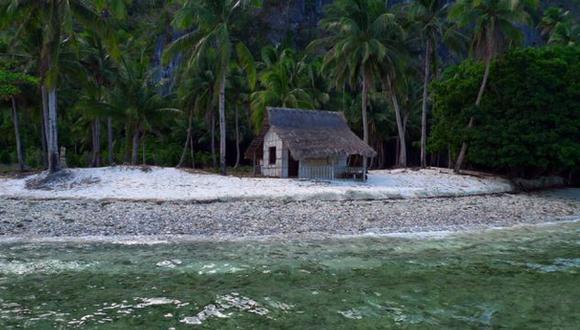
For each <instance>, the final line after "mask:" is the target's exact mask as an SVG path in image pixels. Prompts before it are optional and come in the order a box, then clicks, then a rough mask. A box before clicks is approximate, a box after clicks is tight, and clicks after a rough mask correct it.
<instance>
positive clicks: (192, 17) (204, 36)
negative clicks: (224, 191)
mask: <svg viewBox="0 0 580 330" xmlns="http://www.w3.org/2000/svg"><path fill="white" fill-rule="evenodd" d="M255 5H257V1H255V0H254V1H252V0H183V7H182V8H181V9H180V10H179V11H178V12H177V13H176V15H175V19H174V24H175V25H176V26H177V27H179V28H181V29H190V28H192V27H193V28H194V29H193V31H192V32H189V33H186V34H185V35H183V36H182V37H180V38H179V39H177V40H175V41H174V42H173V43H172V44H171V45H170V47H169V48H168V49H167V50H166V52H165V54H164V60H165V61H166V62H167V61H168V60H169V59H170V58H171V57H172V56H175V55H176V54H178V53H182V52H187V53H188V54H187V55H188V57H189V65H190V66H192V65H193V66H195V64H196V63H198V62H199V61H200V60H201V58H202V57H204V56H206V54H207V52H208V51H209V50H210V49H212V48H215V49H217V54H218V59H217V63H218V66H217V68H216V71H217V72H216V77H218V80H217V84H216V86H215V90H216V91H217V93H216V94H218V103H219V127H220V171H221V174H222V175H225V174H226V111H225V92H226V81H227V77H228V71H229V68H230V63H231V60H232V52H233V50H234V42H233V38H232V35H231V33H230V32H231V31H232V27H233V25H234V23H235V18H236V15H239V14H240V13H241V12H242V11H243V10H245V9H247V8H249V7H251V6H255ZM235 50H236V51H237V55H238V58H239V59H241V60H244V62H245V65H244V69H246V70H247V71H248V76H249V80H250V81H251V82H252V83H255V69H254V67H253V64H252V63H251V59H252V56H251V54H250V51H249V50H248V48H247V47H246V46H245V45H244V44H243V43H241V42H240V43H238V44H237V45H236V47H235Z"/></svg>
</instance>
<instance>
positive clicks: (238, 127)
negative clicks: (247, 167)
mask: <svg viewBox="0 0 580 330" xmlns="http://www.w3.org/2000/svg"><path fill="white" fill-rule="evenodd" d="M234 107H235V115H236V118H235V119H236V165H234V168H238V166H240V122H239V114H238V106H237V105H235V106H234Z"/></svg>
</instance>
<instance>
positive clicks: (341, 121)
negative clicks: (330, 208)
mask: <svg viewBox="0 0 580 330" xmlns="http://www.w3.org/2000/svg"><path fill="white" fill-rule="evenodd" d="M353 156H355V157H357V156H358V157H359V158H360V159H362V157H368V158H370V157H375V156H376V152H375V151H374V150H373V149H372V148H371V147H370V146H369V145H368V144H366V143H365V142H364V141H362V140H361V139H360V138H359V137H358V136H356V135H355V134H354V133H353V132H352V131H351V130H350V128H349V127H348V124H347V122H346V119H345V117H344V115H343V114H342V113H340V112H330V111H315V110H299V109H286V108H267V109H266V116H265V119H264V127H263V129H262V131H261V133H260V135H259V136H258V137H256V138H255V139H254V141H253V142H252V144H251V145H250V147H249V148H248V150H247V151H246V153H245V158H246V159H249V160H253V164H254V168H255V169H257V170H258V171H259V172H260V173H261V174H262V175H263V176H268V177H280V178H289V177H290V178H291V177H297V178H307V179H330V180H333V179H335V178H354V177H358V178H364V177H365V174H366V169H363V168H362V166H358V167H354V166H349V160H351V158H352V157H353ZM359 163H362V162H360V161H359Z"/></svg>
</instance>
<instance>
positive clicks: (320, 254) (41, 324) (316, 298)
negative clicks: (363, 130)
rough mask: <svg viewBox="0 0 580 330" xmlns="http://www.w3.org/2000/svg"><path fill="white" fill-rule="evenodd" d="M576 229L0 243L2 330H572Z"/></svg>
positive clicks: (578, 295)
mask: <svg viewBox="0 0 580 330" xmlns="http://www.w3.org/2000/svg"><path fill="white" fill-rule="evenodd" d="M579 303H580V223H578V222H576V223H566V224H559V225H549V226H540V227H528V228H518V229H508V230H493V231H489V232H485V233H479V234H475V233H474V234H461V235H451V236H442V237H438V238H429V239H426V238H394V237H382V238H379V237H365V238H353V239H335V240H322V241H291V242H284V243H281V242H244V243H239V242H238V243H223V242H220V243H217V242H216V243H179V244H177V243H175V244H157V245H139V244H132V245H128V244H111V243H107V244H104V243H98V244H97V243H91V244H82V243H74V244H73V243H58V244H57V243H50V244H49V243H43V244H41V243H29V244H22V243H19V244H0V328H1V329H12V328H31V329H54V328H57V329H59V328H60V329H68V328H86V329H127V328H138V329H170V328H176V329H181V328H183V329H188V328H204V329H273V328H297V329H389V328H394V329H399V328H403V329H430V328H431V329H440V328H455V329H486V328H527V329H530V328H531V329H533V328H536V329H548V328H554V329H578V328H580V304H579Z"/></svg>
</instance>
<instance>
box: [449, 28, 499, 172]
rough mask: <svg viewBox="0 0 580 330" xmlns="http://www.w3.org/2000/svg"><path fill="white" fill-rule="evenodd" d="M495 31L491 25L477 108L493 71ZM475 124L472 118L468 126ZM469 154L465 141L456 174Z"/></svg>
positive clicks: (456, 163)
mask: <svg viewBox="0 0 580 330" xmlns="http://www.w3.org/2000/svg"><path fill="white" fill-rule="evenodd" d="M494 31H495V25H494V23H492V24H491V27H490V32H489V33H488V34H487V40H486V41H487V45H486V46H487V49H486V50H487V53H486V54H485V72H484V73H483V80H482V81H481V86H480V87H479V93H477V99H476V100H475V107H476V108H479V106H480V105H481V100H482V99H483V93H484V92H485V88H486V87H487V81H488V80H489V72H490V69H491V60H492V57H493V52H494V49H493V34H494ZM474 122H475V118H474V117H473V116H472V117H471V118H469V124H467V128H472V127H473V124H474ZM466 154H467V142H465V141H463V143H462V144H461V150H460V151H459V156H457V161H456V162H455V168H454V172H456V173H458V172H459V171H460V170H461V168H462V166H463V162H464V160H465V155H466Z"/></svg>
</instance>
